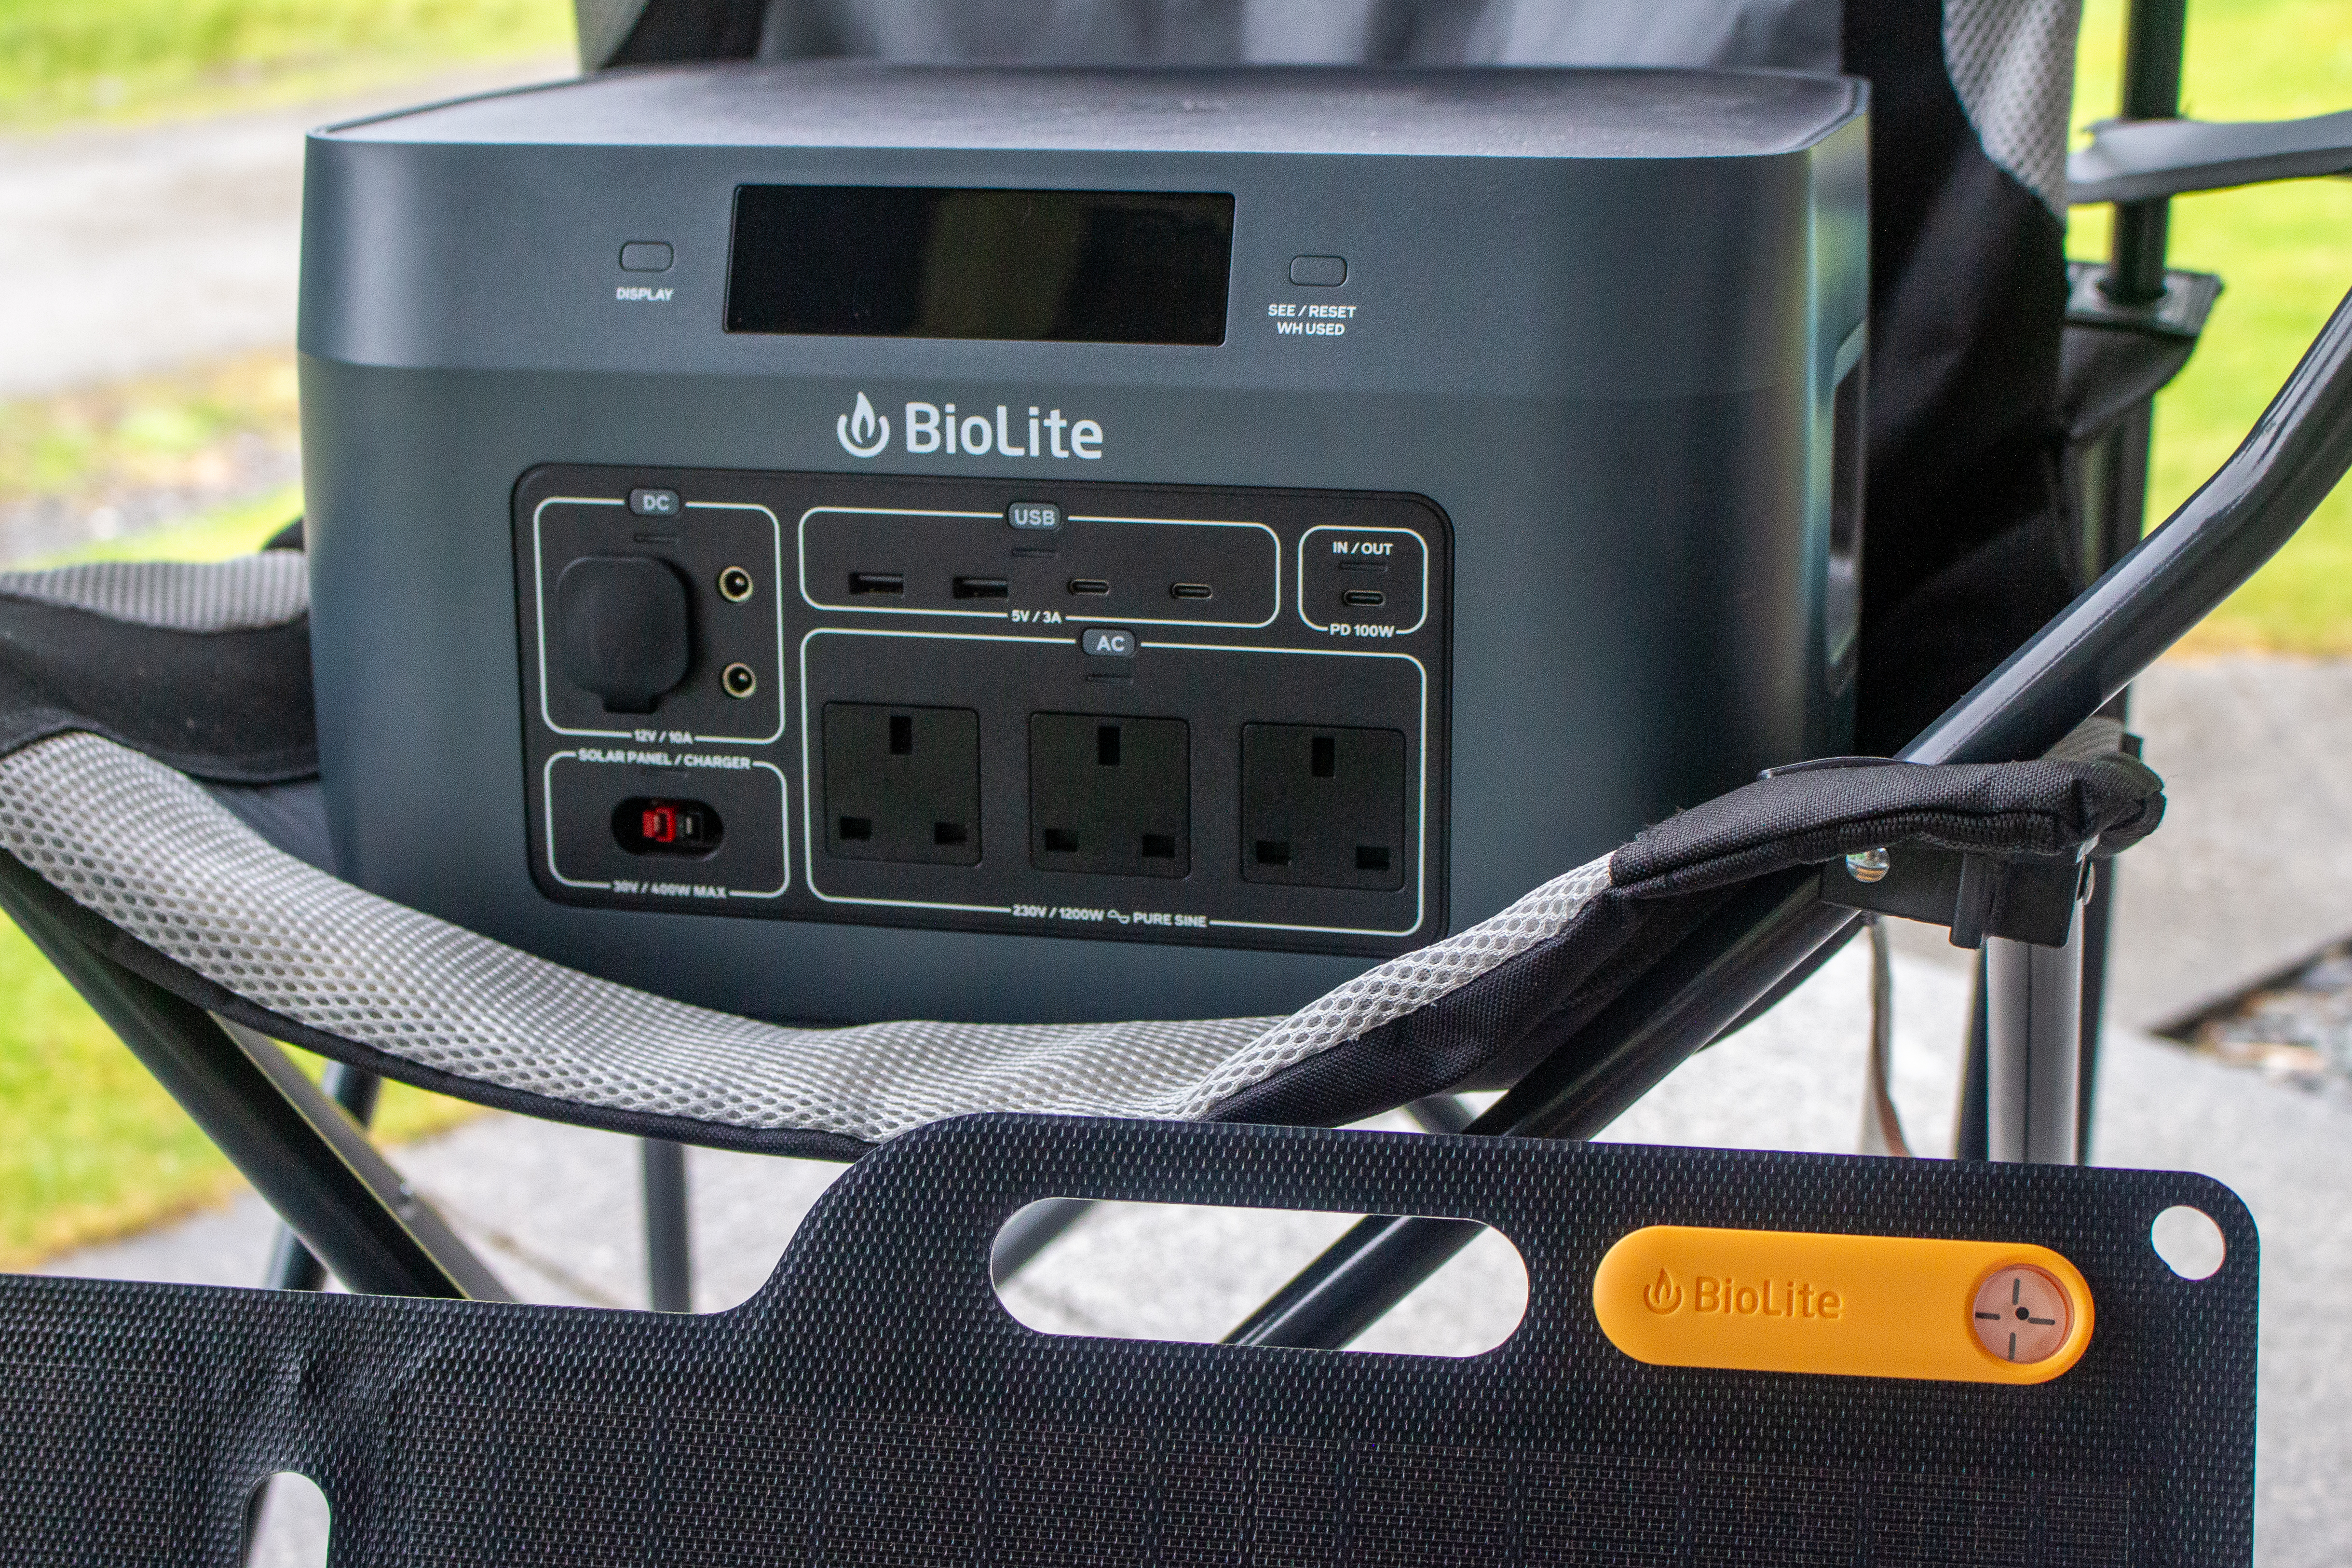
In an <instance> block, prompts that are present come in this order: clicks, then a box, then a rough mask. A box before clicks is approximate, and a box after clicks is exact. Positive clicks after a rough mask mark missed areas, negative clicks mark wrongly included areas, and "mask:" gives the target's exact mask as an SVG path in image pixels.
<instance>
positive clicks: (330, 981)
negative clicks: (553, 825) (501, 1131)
mask: <svg viewBox="0 0 2352 1568" xmlns="http://www.w3.org/2000/svg"><path fill="white" fill-rule="evenodd" d="M0 847H5V848H6V849H7V850H8V851H9V852H10V853H12V854H13V855H15V856H16V858H18V859H19V860H22V861H23V862H25V864H26V865H27V866H29V867H30V868H33V869H34V870H35V871H37V873H39V875H40V876H41V877H42V878H43V879H46V880H47V882H49V883H50V884H51V885H52V886H53V887H55V888H57V889H59V890H61V891H63V892H64V893H65V894H67V895H68V896H69V897H70V898H72V899H73V900H74V901H75V902H77V903H79V905H81V906H82V907H83V908H84V909H86V910H89V911H91V912H92V913H94V914H96V915H98V916H100V918H102V919H104V920H105V921H108V922H110V924H112V925H114V926H115V927H117V928H119V929H121V931H125V932H127V933H128V934H130V935H131V936H132V937H134V938H135V939H137V940H138V941H139V942H142V943H144V944H145V945H146V946H148V947H149V948H152V950H154V951H155V952H159V953H161V954H163V956H164V957H166V958H168V959H171V960H173V962H174V963H179V964H181V965H184V967H185V968H187V969H189V970H192V971H194V973H197V974H199V975H201V976H203V977H204V978H205V979H206V980H209V981H211V982H213V983H214V984H217V985H219V986H221V987H222V988H223V989H225V990H227V991H229V992H232V993H234V994H236V995H237V996H239V997H242V998H244V999H245V1000H246V1001H247V1002H250V1003H251V1004H253V1005H255V1006H257V1007H259V1008H261V1009H263V1010H265V1011H267V1012H268V1013H270V1014H273V1015H276V1016H280V1017H283V1018H287V1019H291V1020H293V1021H295V1022H297V1023H299V1024H301V1025H304V1026H308V1027H310V1028H311V1029H315V1030H318V1031H320V1032H321V1033H323V1034H326V1035H330V1036H333V1037H338V1038H341V1039H343V1040H349V1041H352V1042H353V1043H355V1044H358V1045H361V1046H364V1047H369V1048H371V1049H373V1050H376V1051H380V1052H383V1053H384V1054H385V1055H387V1056H389V1057H392V1058H397V1059H399V1060H401V1061H405V1062H410V1063H414V1064H415V1065H416V1066H418V1067H421V1068H427V1069H430V1070H431V1071H433V1072H435V1073H439V1074H446V1075H448V1076H449V1077H452V1078H455V1079H463V1080H469V1081H471V1082H474V1083H479V1084H487V1085H490V1086H495V1087H496V1088H499V1089H508V1090H513V1091H517V1092H520V1093H524V1094H530V1095H533V1096H539V1097H542V1098H544V1099H547V1100H555V1101H560V1102H569V1103H572V1104H574V1105H580V1106H585V1107H592V1108H596V1109H600V1110H612V1111H622V1112H628V1113H635V1114H639V1115H650V1116H659V1117H669V1118H678V1119H684V1120H688V1121H698V1122H704V1123H710V1124H717V1125H719V1126H725V1127H733V1128H740V1129H746V1130H760V1131H767V1130H798V1131H810V1132H819V1133H829V1134H834V1135H836V1136H841V1137H846V1138H850V1139H855V1140H856V1141H858V1142H869V1143H870V1142H880V1141H882V1140H885V1139H887V1138H890V1137H893V1136H895V1135H897V1134H898V1133H900V1132H903V1131H908V1129H911V1128H913V1127H917V1126H919V1125H921V1124H923V1123H925V1122H928V1121H937V1120H940V1119H941V1118H944V1117H948V1116H953V1115H957V1114H960V1113H962V1112H966V1111H974V1110H1037V1111H1061V1112H1069V1113H1076V1114H1089V1115H1105V1116H1130V1117H1160V1118H1171V1119H1198V1118H1202V1117H1208V1116H1213V1115H1214V1114H1215V1113H1216V1111H1217V1109H1218V1108H1219V1106H1220V1105H1222V1104H1223V1103H1224V1102H1226V1101H1228V1100H1232V1099H1233V1098H1234V1097H1235V1096H1236V1095H1238V1094H1240V1093H1242V1092H1243V1091H1244V1090H1246V1089H1250V1088H1252V1087H1253V1086H1255V1085H1257V1084H1260V1083H1262V1082H1264V1081H1265V1079H1268V1078H1270V1077H1272V1076H1273V1075H1275V1074H1276V1073H1278V1072H1281V1071H1283V1070H1284V1069H1286V1068H1291V1067H1295V1066H1297V1064H1299V1063H1300V1062H1303V1061H1305V1060H1307V1058H1311V1057H1313V1056H1315V1055H1317V1054H1318V1053H1319V1052H1323V1051H1327V1050H1329V1049H1331V1048H1332V1047H1336V1046H1339V1045H1341V1044H1343V1043H1345V1042H1348V1041H1350V1040H1354V1039H1357V1038H1359V1037H1362V1036H1364V1035H1366V1034H1368V1033H1370V1031H1372V1030H1374V1029H1377V1028H1379V1027H1380V1026H1382V1025H1385V1024H1387V1023H1389V1022H1391V1021H1392V1020H1394V1019H1396V1018H1398V1017H1401V1016H1403V1015H1405V1014H1408V1013H1411V1012H1413V1011H1415V1010H1416V1009H1418V1008H1421V1007H1423V1006H1426V1005H1428V1004H1430V1003H1431V1002H1433V1001H1435V1000H1436V999H1437V998H1439V997H1440V996H1443V995H1444V994H1446V993H1448V992H1450V991H1453V990H1454V989H1456V988H1458V987H1459V986H1461V985H1462V984H1465V983H1466V982H1468V981H1470V980H1472V979H1475V978H1476V977H1477V976H1478V975H1481V974H1483V973H1486V972H1487V971H1489V970H1491V969H1493V968H1494V967H1495V966H1496V965H1497V964H1499V963H1503V962H1504V961H1506V960H1507V959H1509V958H1511V957H1513V956H1515V955H1517V954H1518V953H1521V952H1526V951H1527V950H1528V949H1529V948H1531V947H1533V946H1535V945H1536V944H1537V943H1538V942H1543V941H1544V940H1546V939H1548V938H1549V937H1552V936H1556V935H1558V934H1559V932H1560V931H1563V930H1564V929H1565V928H1566V927H1567V926H1568V924H1569V923H1570V921H1572V920H1573V919H1574V918H1575V916H1576V915H1577V914H1578V912H1579V911H1580V910H1582V909H1583V908H1584V907H1585V906H1586V905H1587V904H1588V903H1589V902H1590V901H1591V900H1592V899H1593V898H1594V897H1595V896H1596V895H1597V894H1598V893H1600V892H1601V890H1602V889H1605V888H1607V887H1608V885H1609V862H1608V860H1607V859H1606V858H1602V859H1600V860H1595V861H1593V862H1592V863H1591V864H1590V865H1587V866H1583V867H1580V868H1577V869H1576V870H1574V871H1570V872H1569V873H1568V874H1567V875H1565V876H1562V877H1559V878H1557V879H1554V880H1552V881H1550V882H1548V883H1546V884H1545V885H1544V886H1543V887H1541V888H1538V889H1536V890H1535V891H1534V892H1532V893H1530V894H1528V896H1527V897H1526V898H1524V899H1522V900H1519V901H1518V902H1517V903H1516V904H1513V905H1512V906H1511V907H1509V908H1508V909H1507V910H1503V911H1502V912H1501V913H1500V914H1497V915H1496V916H1495V917H1494V918H1493V919H1491V920H1488V921H1484V922H1482V923H1480V924H1478V925H1475V926H1473V927H1471V928H1470V929H1468V930H1466V931H1463V932H1461V933H1460V934H1458V935H1456V936H1454V937H1452V938H1450V939H1448V940H1446V941H1444V942H1438V943H1435V944H1433V945H1432V946H1430V947H1427V948H1424V949H1422V950H1421V951H1419V952H1413V953H1410V954H1407V955H1405V956H1404V957H1402V958H1398V959H1394V960H1391V962H1389V963H1383V964H1381V965H1379V966H1378V967H1376V968H1374V969H1371V970H1370V971H1368V972H1367V973H1363V974H1361V975H1359V976H1358V977H1357V978H1355V979H1354V980H1351V981H1349V983H1347V984H1344V985H1341V986H1339V988H1337V989H1336V990H1334V991H1332V992H1331V993H1329V994H1327V995H1325V996H1324V997H1322V998H1321V999H1319V1000H1318V1001H1317V1002H1315V1003H1313V1004H1311V1005H1308V1006H1307V1007H1306V1008H1304V1009H1302V1010H1301V1011H1299V1012H1298V1013H1297V1014H1295V1015H1294V1016H1291V1017H1289V1018H1230V1019H1206V1020H1200V1021H1193V1022H1181V1023H1156V1022H1136V1023H1105V1024H1085V1025H1026V1026H1013V1025H975V1024H957V1023H946V1022H934V1021H911V1022H902V1023H887V1024H868V1025H860V1026H851V1027H845V1028H830V1029H813V1028H793V1027H786V1026H777V1025H772V1024H765V1023H761V1022H758V1021H756V1020H753V1019H749V1018H742V1017H737V1016H730V1015H728V1014H724V1013H719V1012H715V1011H712V1010H709V1009H708V1008H702V1007H696V1006H690V1005H686V1004H683V1003H678V1002H673V1001H669V1000H667V999H665V998H662V997H658V996H655V995H651V994H647V993H646V992H643V991H638V990H635V989H633V988H631V987H629V986H625V985H620V984H614V983H613V982H610V981H604V980H599V979H596V978H594V977H593V976H591V975H587V974H583V973H580V972H578V971H576V970H572V969H568V968H565V967H564V966H562V965H560V964H556V963H549V962H547V961H545V960H543V959H539V958H534V957H532V956H530V954H528V953H524V952H519V951H517V950H516V949H514V948H511V947H509V946H506V945H505V944H503V943H501V942H493V941H491V940H489V939H488V938H485V937H482V936H478V935H476V934H475V933H473V932H471V931H465V930H463V929H461V928H459V927H457V926H455V925H451V924H449V923H448V922H446V921H441V920H437V919H436V918H434V917H432V916H429V915H425V914H421V913H419V912H417V911H416V910H410V909H407V908H405V907H404V906H402V905H399V904H396V903H393V902H391V901H389V900H384V899H381V898H378V897H376V896H374V895H373V894H370V893H367V892H364V891H362V890H361V889H358V888H355V887H352V885H350V884H349V883H346V882H343V881H341V880H339V879H335V878H333V877H331V876H329V875H327V874H326V873H324V872H321V871H320V870H317V869H315V868H312V867H310V866H308V865H305V864H304V863H303V862H301V861H299V860H298V859H296V858H293V857H292V856H290V855H287V854H285V853H283V852H282V851H280V850H278V849H277V848H275V847H272V846H271V845H269V844H268V842H266V841H265V840H263V839H262V838H261V837H259V836H258V835H257V834H255V833H254V832H253V831H252V830H251V829H250V828H248V827H247V826H245V825H244V824H243V823H241V822H240V821H238V820H237V818H236V816H233V815H231V814H230V812H229V811H227V810H226V808H225V807H223V806H222V805H220V804H219V803H218V802H216V801H215V800H214V799H213V798H212V797H211V796H210V795H207V794H205V791H204V790H203V789H202V788H200V787H199V786H198V785H197V784H194V782H193V781H191V780H190V779H188V778H186V777H185V776H184V775H183V774H181V773H176V772H174V771H173V770H172V769H171V768H168V767H165V766H164V765H163V764H162V763H157V762H154V761H152V760H151V759H150V758H148V757H145V756H143V755H142V754H140V753H139V752H133V751H131V750H129V749H128V748H125V747H122V746H119V745H116V744H115V743H113V742H110V741H106V740H103V739H100V737H98V736H95V735H90V734H86V733H71V734H66V735H60V736H57V737H55V738H53V739H50V740H47V741H43V742H37V743H36V744H33V745H30V746H27V747H25V748H24V749H22V750H20V751H18V752H15V753H14V754H12V755H10V756H8V757H6V758H5V759H0Z"/></svg>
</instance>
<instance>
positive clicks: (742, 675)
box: [719, 663, 760, 698]
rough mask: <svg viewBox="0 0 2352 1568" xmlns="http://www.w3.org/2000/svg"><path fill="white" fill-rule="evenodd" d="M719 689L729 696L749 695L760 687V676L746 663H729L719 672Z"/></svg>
mask: <svg viewBox="0 0 2352 1568" xmlns="http://www.w3.org/2000/svg"><path fill="white" fill-rule="evenodd" d="M719 689H720V690H721V691H724V692H725V693H727V695H728V696H730V697H739V698H740V697H749V696H751V693H753V692H754V691H757V690H759V689H760V677H759V675H758V673H757V672H756V671H754V670H753V669H752V668H751V666H750V665H748V664H742V663H736V664H730V665H729V666H728V667H727V668H724V669H722V670H720V671H719Z"/></svg>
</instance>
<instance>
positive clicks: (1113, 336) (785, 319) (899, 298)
mask: <svg viewBox="0 0 2352 1568" xmlns="http://www.w3.org/2000/svg"><path fill="white" fill-rule="evenodd" d="M1233 240H1234V198H1233V197H1232V196H1230V195H1213V194H1206V193H1200V194H1194V193H1168V192H1157V191H984V190H960V189H941V188H932V187H922V186H903V185H886V186H874V185H739V186H738V187H736V191H735V238H734V244H733V248H732V254H731V256H730V258H729V267H728V278H727V330H728V331H730V332H793V333H802V334H805V335H809V336H814V337H860V338H990V339H999V340H1006V341H1018V342H1076V343H1192V344H1215V343H1221V342H1224V341H1225V289H1226V284H1227V281H1228V279H1230V277H1231V274H1232V271H1233Z"/></svg>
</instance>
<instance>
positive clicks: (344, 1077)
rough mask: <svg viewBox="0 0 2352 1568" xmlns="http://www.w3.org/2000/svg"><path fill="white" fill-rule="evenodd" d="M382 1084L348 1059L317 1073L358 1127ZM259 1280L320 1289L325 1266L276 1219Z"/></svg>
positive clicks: (370, 1113) (371, 1112) (370, 1117)
mask: <svg viewBox="0 0 2352 1568" xmlns="http://www.w3.org/2000/svg"><path fill="white" fill-rule="evenodd" d="M381 1089H383V1079H380V1078H378V1077H376V1076H375V1074H373V1073H372V1072H370V1071H368V1070H367V1069H366V1068H355V1067H353V1066H352V1065H351V1064H350V1063H349V1062H329V1063H328V1064H327V1067H326V1070H325V1071H324V1072H321V1073H320V1075H319V1092H320V1093H321V1094H323V1095H325V1096H326V1097H327V1098H328V1099H329V1100H333V1101H334V1102H335V1103H336V1104H337V1105H340V1106H341V1107H342V1108H343V1110H344V1111H345V1113H347V1114H348V1115H349V1116H350V1117H351V1119H352V1122H353V1123H354V1124H355V1125H357V1126H359V1127H361V1128H365V1127H366V1126H367V1125H368V1123H369V1122H371V1121H374V1120H375V1102H376V1098H377V1094H378V1092H379V1091H380V1090H381ZM262 1283H263V1285H264V1286H265V1287H267V1288H268V1289H272V1290H323V1289H326V1288H327V1266H326V1265H325V1264H323V1263H321V1262H320V1261H319V1255H318V1254H317V1253H315V1252H312V1251H311V1250H310V1248H309V1247H305V1246H303V1245H302V1238H301V1237H299V1236H297V1235H295V1234H294V1232H293V1231H292V1230H291V1229H289V1227H288V1226H287V1224H286V1222H285V1221H284V1220H279V1221H278V1241H277V1245H275V1246H274V1247H271V1248H270V1249H269V1268H268V1273H267V1274H266V1275H265V1276H264V1277H263V1280H262Z"/></svg>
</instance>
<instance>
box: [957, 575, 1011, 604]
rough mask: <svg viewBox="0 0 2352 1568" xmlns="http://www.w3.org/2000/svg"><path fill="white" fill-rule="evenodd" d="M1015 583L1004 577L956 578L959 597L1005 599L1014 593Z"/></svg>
mask: <svg viewBox="0 0 2352 1568" xmlns="http://www.w3.org/2000/svg"><path fill="white" fill-rule="evenodd" d="M1012 593H1013V584H1010V583H1008V582H1006V581H1005V580H1004V579H1003V578H1002V577H959V578H957V579H956V580H955V596H956V597H957V598H959V599H1003V598H1008V597H1010V596H1011V595H1012Z"/></svg>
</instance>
